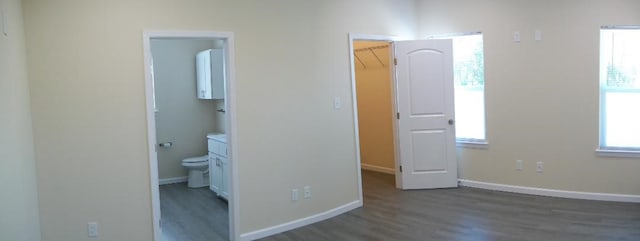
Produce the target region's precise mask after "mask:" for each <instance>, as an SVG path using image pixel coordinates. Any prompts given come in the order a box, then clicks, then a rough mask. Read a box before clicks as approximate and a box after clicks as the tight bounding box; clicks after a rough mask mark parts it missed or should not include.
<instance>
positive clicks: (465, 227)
mask: <svg viewBox="0 0 640 241" xmlns="http://www.w3.org/2000/svg"><path fill="white" fill-rule="evenodd" d="M362 178H363V190H364V207H363V208H359V209H356V210H353V211H351V212H348V213H346V214H343V215H340V216H337V217H334V218H332V219H328V220H325V221H322V222H319V223H315V224H312V225H309V226H305V227H301V228H298V229H295V230H292V231H289V232H285V233H281V234H277V235H274V236H271V237H267V238H264V239H262V241H289V240H295V241H298V240H306V241H314V240H340V241H348V240H385V241H386V240H403V241H406V240H421V241H422V240H436V241H442V240H456V241H458V240H469V241H476V240H477V241H485V240H486V241H492V240H535V241H542V240H576V241H577V240H580V241H582V240H629V241H631V240H635V241H638V240H640V204H634V203H617V202H602V201H588V200H576V199H564V198H552V197H541V196H533V195H523V194H514V193H506V192H497V191H488V190H482V189H475V188H468V187H461V188H456V189H437V190H414V191H400V190H397V189H395V188H394V180H393V176H392V175H388V174H381V173H374V172H369V171H363V175H362Z"/></svg>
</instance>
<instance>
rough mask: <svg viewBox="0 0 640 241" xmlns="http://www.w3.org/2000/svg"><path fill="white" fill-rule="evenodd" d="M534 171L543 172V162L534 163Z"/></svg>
mask: <svg viewBox="0 0 640 241" xmlns="http://www.w3.org/2000/svg"><path fill="white" fill-rule="evenodd" d="M536 171H537V172H543V171H544V162H537V163H536Z"/></svg>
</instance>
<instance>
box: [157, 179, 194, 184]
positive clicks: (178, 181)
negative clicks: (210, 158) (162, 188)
mask: <svg viewBox="0 0 640 241" xmlns="http://www.w3.org/2000/svg"><path fill="white" fill-rule="evenodd" d="M187 179H188V177H171V178H164V179H160V180H158V184H160V185H166V184H174V183H181V182H187Z"/></svg>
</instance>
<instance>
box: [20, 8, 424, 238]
mask: <svg viewBox="0 0 640 241" xmlns="http://www.w3.org/2000/svg"><path fill="white" fill-rule="evenodd" d="M24 8H25V11H24V12H25V20H26V24H27V25H26V31H27V49H28V51H27V52H28V61H29V62H28V64H29V74H30V83H31V86H32V87H31V90H32V102H33V115H34V131H35V139H36V142H35V144H36V150H37V152H36V154H37V157H38V170H39V172H38V178H39V183H38V184H39V187H38V188H39V196H40V203H41V204H42V205H41V220H42V234H43V238H44V239H45V240H82V239H86V230H85V227H86V223H87V222H88V221H98V222H99V223H100V232H101V238H102V239H104V240H150V239H151V236H152V233H151V209H150V202H151V201H150V184H149V179H148V176H149V171H148V170H149V167H148V156H147V151H146V143H147V140H146V136H147V134H146V117H145V96H144V71H143V56H142V53H143V51H142V42H141V41H142V31H143V29H153V30H157V29H169V30H172V29H181V30H217V31H231V32H234V34H235V43H236V58H237V59H236V67H237V97H236V98H237V118H238V122H237V123H235V124H236V126H237V128H238V135H239V136H238V137H237V140H238V143H239V152H240V155H239V156H237V159H234V160H233V161H234V162H236V164H237V165H236V167H237V168H239V169H238V172H239V173H240V176H239V180H240V181H239V187H240V189H239V190H238V191H239V197H240V200H239V202H240V205H241V207H240V213H239V226H238V227H237V228H238V230H239V231H240V232H241V233H246V232H250V231H254V230H257V229H261V228H266V227H271V226H273V225H277V224H281V223H284V222H288V221H291V220H295V219H298V218H303V217H307V216H309V215H313V214H316V213H319V212H322V211H326V210H329V209H332V208H335V207H337V206H340V205H343V204H346V203H349V202H352V201H355V200H356V199H357V198H358V193H357V189H358V187H357V178H356V173H357V171H358V170H356V161H355V155H356V153H355V146H354V129H353V111H352V110H351V103H350V99H351V87H350V84H351V81H350V73H349V66H350V64H349V53H348V51H349V50H348V35H347V34H348V33H349V32H355V33H366V34H388V35H399V36H404V37H412V35H413V32H414V30H415V15H414V4H413V1H409V0H402V1H397V0H394V1H391V0H374V1H364V0H358V1H338V0H334V1H295V0H274V1H251V2H249V1H247V2H245V1H180V2H174V1H151V0H146V1H98V0H84V1H76V0H60V1H38V0H25V2H24ZM336 96H338V97H341V98H342V100H343V105H342V106H343V108H342V109H340V110H334V109H333V105H332V102H333V98H334V97H336ZM51 143H55V145H52V144H51ZM303 185H310V186H311V187H312V191H313V198H312V199H310V200H301V201H299V202H297V203H291V201H290V199H289V198H290V191H291V188H294V187H298V188H301V187H302V186H303Z"/></svg>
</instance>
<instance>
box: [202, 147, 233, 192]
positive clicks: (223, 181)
mask: <svg viewBox="0 0 640 241" xmlns="http://www.w3.org/2000/svg"><path fill="white" fill-rule="evenodd" d="M207 139H208V148H209V189H211V191H213V192H215V193H216V195H218V196H219V197H222V198H224V199H229V167H228V164H229V162H228V158H227V157H228V153H229V152H228V150H227V135H225V134H209V135H207Z"/></svg>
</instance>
